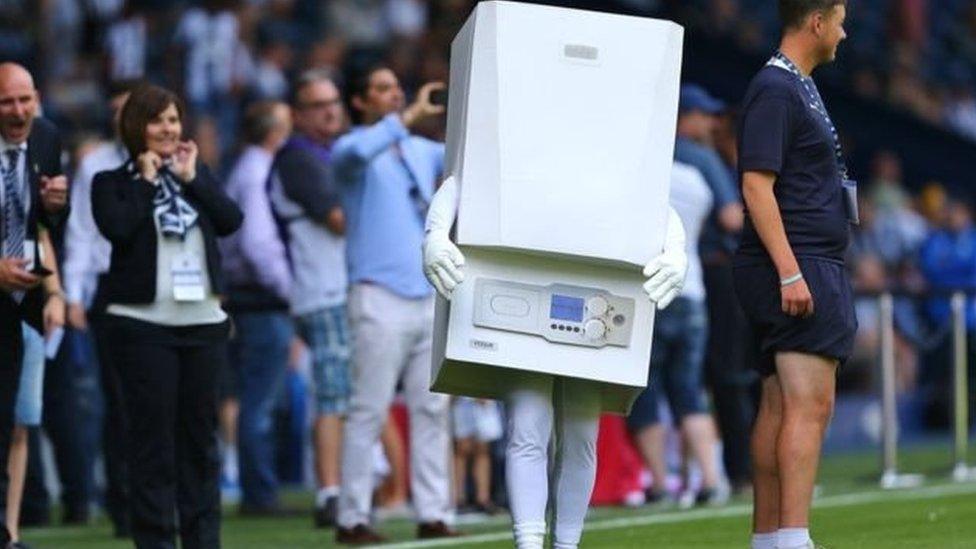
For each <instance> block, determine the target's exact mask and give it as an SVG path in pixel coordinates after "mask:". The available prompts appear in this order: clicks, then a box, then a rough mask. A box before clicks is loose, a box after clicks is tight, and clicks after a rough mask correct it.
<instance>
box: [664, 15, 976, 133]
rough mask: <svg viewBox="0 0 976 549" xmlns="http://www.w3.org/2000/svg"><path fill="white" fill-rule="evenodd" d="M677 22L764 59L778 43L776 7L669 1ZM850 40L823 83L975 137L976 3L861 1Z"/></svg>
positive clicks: (821, 75) (825, 71) (823, 73)
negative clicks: (842, 87) (847, 88)
mask: <svg viewBox="0 0 976 549" xmlns="http://www.w3.org/2000/svg"><path fill="white" fill-rule="evenodd" d="M670 4H672V5H673V6H674V7H673V12H674V14H675V16H676V18H677V20H679V21H682V22H683V23H685V24H686V25H688V26H689V27H691V28H693V29H696V30H698V31H700V32H701V33H704V34H707V35H711V36H714V37H716V38H721V39H727V40H730V41H732V42H733V43H735V44H736V45H737V46H738V47H740V48H741V49H742V50H743V51H746V52H750V53H755V54H762V55H765V54H766V52H768V51H770V50H771V49H772V48H774V47H775V46H776V44H777V42H778V40H779V33H778V27H777V19H776V17H777V15H776V2H770V1H768V0H693V1H691V2H670ZM847 15H848V16H847V23H846V25H845V28H846V30H847V34H848V39H847V41H846V42H845V43H844V44H843V45H842V46H841V55H839V56H838V59H837V62H836V63H835V64H833V65H831V66H830V67H825V68H824V69H823V70H821V71H820V72H819V73H818V74H819V76H818V78H823V79H828V80H829V81H831V82H835V83H839V84H842V85H845V86H847V87H849V88H850V89H851V90H852V91H854V92H855V93H856V94H858V95H860V96H862V97H864V98H868V99H872V100H881V101H886V102H888V103H890V104H892V105H894V106H897V107H899V108H902V109H905V110H907V111H910V112H912V113H914V114H915V115H917V116H919V117H921V118H922V119H924V120H926V121H928V122H930V123H933V124H937V125H941V126H944V127H946V128H950V129H951V130H953V131H955V132H958V133H959V134H961V135H964V136H967V137H969V138H970V139H974V140H976V2H974V1H973V0H860V1H857V2H849V3H848V6H847Z"/></svg>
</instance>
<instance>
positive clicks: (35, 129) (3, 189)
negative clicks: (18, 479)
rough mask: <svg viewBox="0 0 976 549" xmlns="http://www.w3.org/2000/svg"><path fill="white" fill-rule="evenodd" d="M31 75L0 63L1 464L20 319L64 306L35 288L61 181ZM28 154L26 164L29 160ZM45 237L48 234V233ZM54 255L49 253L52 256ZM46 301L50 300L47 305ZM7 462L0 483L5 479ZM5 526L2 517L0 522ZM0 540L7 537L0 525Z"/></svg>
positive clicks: (18, 357) (61, 196)
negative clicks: (42, 244)
mask: <svg viewBox="0 0 976 549" xmlns="http://www.w3.org/2000/svg"><path fill="white" fill-rule="evenodd" d="M38 106H39V102H38V94H37V90H36V88H35V87H34V79H33V77H32V76H31V74H30V73H29V72H27V70H26V69H24V68H23V67H22V66H20V65H17V64H15V63H2V64H0V137H2V145H3V154H2V157H0V161H2V168H3V170H2V175H3V181H2V185H0V212H2V216H0V218H2V219H3V223H2V225H3V226H2V227H0V229H2V233H3V238H2V240H0V381H2V382H0V460H3V462H2V463H4V464H6V460H7V456H8V455H9V451H10V442H11V434H12V433H13V427H14V411H15V409H14V406H15V400H16V397H17V389H18V386H19V382H20V376H21V369H22V364H23V360H24V353H23V349H24V345H23V343H24V340H23V327H22V322H23V321H26V322H28V323H29V324H31V326H32V327H33V328H34V329H35V330H37V331H42V330H43V316H44V310H45V309H46V308H48V306H56V305H57V304H58V303H59V302H60V303H61V306H62V307H63V300H64V295H63V294H60V292H59V291H58V292H53V290H55V288H54V287H53V286H51V285H49V284H44V285H41V274H42V273H41V272H40V271H41V269H40V265H39V263H38V261H37V260H38V259H39V258H41V253H40V247H39V246H40V244H39V242H41V240H40V239H39V235H40V229H41V227H42V226H43V227H44V228H45V229H46V231H45V232H47V231H52V230H55V229H57V228H58V227H60V226H61V225H62V224H63V219H64V213H65V206H66V204H67V180H66V179H65V177H64V176H63V175H61V174H60V170H61V166H60V156H61V142H60V138H59V136H58V133H57V130H56V129H55V128H54V127H53V126H52V125H51V124H50V123H48V122H46V121H43V120H41V119H38V118H36V115H37V110H38ZM28 155H29V157H30V161H28ZM48 238H49V237H48ZM51 255H53V254H51ZM52 304H53V305H52ZM7 478H8V477H7V466H6V465H4V466H3V467H0V484H3V485H5V484H7ZM5 524H6V522H5ZM0 538H2V539H0V542H2V543H8V542H10V541H11V533H10V532H9V531H8V530H7V528H6V526H5V525H4V527H3V528H2V530H0Z"/></svg>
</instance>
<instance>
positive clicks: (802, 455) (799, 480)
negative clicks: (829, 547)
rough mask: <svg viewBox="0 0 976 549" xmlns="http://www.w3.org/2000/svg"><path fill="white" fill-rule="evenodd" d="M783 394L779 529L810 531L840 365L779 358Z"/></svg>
mask: <svg viewBox="0 0 976 549" xmlns="http://www.w3.org/2000/svg"><path fill="white" fill-rule="evenodd" d="M776 370H777V372H778V374H779V379H780V386H781V387H782V390H783V423H782V427H781V428H780V435H779V441H778V444H777V449H776V450H777V461H778V463H779V471H780V521H779V522H780V528H807V526H808V525H809V520H810V501H811V499H812V497H813V486H814V483H815V482H816V479H817V467H818V466H819V464H820V447H821V444H822V442H823V435H824V431H825V430H826V429H827V425H828V424H829V423H830V417H831V415H832V414H833V411H834V391H835V386H836V379H837V376H836V372H837V362H836V361H835V360H832V359H828V358H824V357H820V356H815V355H809V354H802V353H780V354H778V355H776Z"/></svg>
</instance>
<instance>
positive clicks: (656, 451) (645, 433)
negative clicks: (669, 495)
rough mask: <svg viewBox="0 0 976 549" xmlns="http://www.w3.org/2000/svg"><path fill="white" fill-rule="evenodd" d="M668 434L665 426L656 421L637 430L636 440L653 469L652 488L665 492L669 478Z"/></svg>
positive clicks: (638, 447) (642, 455)
mask: <svg viewBox="0 0 976 549" xmlns="http://www.w3.org/2000/svg"><path fill="white" fill-rule="evenodd" d="M666 434H667V431H666V430H665V428H664V426H663V425H661V424H660V423H655V424H654V425H651V426H650V427H645V428H643V429H641V430H640V431H638V432H637V434H636V435H635V436H634V440H635V442H636V443H637V449H638V450H639V451H640V454H641V457H643V458H644V463H646V464H647V467H648V468H650V470H651V477H653V478H652V479H651V490H652V491H655V492H663V491H664V490H665V483H666V481H667V478H668V466H667V462H666V461H665V459H664V438H665V435H666Z"/></svg>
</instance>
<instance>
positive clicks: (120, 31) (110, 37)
mask: <svg viewBox="0 0 976 549" xmlns="http://www.w3.org/2000/svg"><path fill="white" fill-rule="evenodd" d="M148 38H149V37H148V23H147V21H146V16H145V15H144V14H143V13H142V12H140V11H138V10H137V9H136V8H135V7H134V6H133V5H132V3H131V2H128V3H126V4H125V7H124V8H123V10H122V17H120V18H119V19H117V20H115V21H113V22H112V23H111V24H110V25H109V27H108V31H107V32H106V34H105V57H106V59H105V62H106V68H105V70H106V73H107V74H108V80H109V82H117V81H125V80H133V79H136V78H143V77H144V76H145V75H146V60H147V56H148V49H149V40H148Z"/></svg>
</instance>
